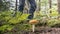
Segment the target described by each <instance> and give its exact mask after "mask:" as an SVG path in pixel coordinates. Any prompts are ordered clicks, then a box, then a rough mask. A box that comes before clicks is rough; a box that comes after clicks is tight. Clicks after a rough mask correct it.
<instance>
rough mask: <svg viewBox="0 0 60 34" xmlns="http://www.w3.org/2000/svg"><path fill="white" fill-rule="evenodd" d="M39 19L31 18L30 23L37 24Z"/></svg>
mask: <svg viewBox="0 0 60 34" xmlns="http://www.w3.org/2000/svg"><path fill="white" fill-rule="evenodd" d="M38 22H39V21H38V20H30V21H29V23H30V24H37V23H38Z"/></svg>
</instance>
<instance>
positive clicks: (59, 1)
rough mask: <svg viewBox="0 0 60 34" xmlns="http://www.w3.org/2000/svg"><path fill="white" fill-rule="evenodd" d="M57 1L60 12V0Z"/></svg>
mask: <svg viewBox="0 0 60 34" xmlns="http://www.w3.org/2000/svg"><path fill="white" fill-rule="evenodd" d="M57 2H58V12H59V14H60V0H57Z"/></svg>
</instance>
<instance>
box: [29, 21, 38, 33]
mask: <svg viewBox="0 0 60 34" xmlns="http://www.w3.org/2000/svg"><path fill="white" fill-rule="evenodd" d="M38 22H39V21H38V20H30V21H29V23H30V24H32V31H33V32H34V31H35V24H37V23H38Z"/></svg>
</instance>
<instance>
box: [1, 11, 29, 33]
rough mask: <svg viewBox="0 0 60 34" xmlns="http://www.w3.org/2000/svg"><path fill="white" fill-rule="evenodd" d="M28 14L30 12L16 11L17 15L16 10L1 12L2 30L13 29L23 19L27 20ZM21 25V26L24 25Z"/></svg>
mask: <svg viewBox="0 0 60 34" xmlns="http://www.w3.org/2000/svg"><path fill="white" fill-rule="evenodd" d="M28 16H29V14H22V13H21V12H18V11H17V12H16V14H15V16H14V12H12V11H3V12H0V31H2V32H4V31H6V30H8V31H11V30H12V29H13V28H14V27H16V25H18V24H20V23H21V21H24V20H26V19H27V17H28ZM21 25H22V24H21ZM21 25H20V27H22V26H21ZM23 27H24V26H23Z"/></svg>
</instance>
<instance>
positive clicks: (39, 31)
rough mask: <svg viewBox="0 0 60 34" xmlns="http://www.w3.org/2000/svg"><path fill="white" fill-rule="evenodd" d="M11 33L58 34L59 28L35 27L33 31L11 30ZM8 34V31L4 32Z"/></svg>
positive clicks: (59, 33) (59, 32)
mask: <svg viewBox="0 0 60 34" xmlns="http://www.w3.org/2000/svg"><path fill="white" fill-rule="evenodd" d="M12 32H13V34H60V28H49V27H36V28H35V32H32V31H17V32H19V33H17V32H16V31H12ZM4 34H9V33H4Z"/></svg>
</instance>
